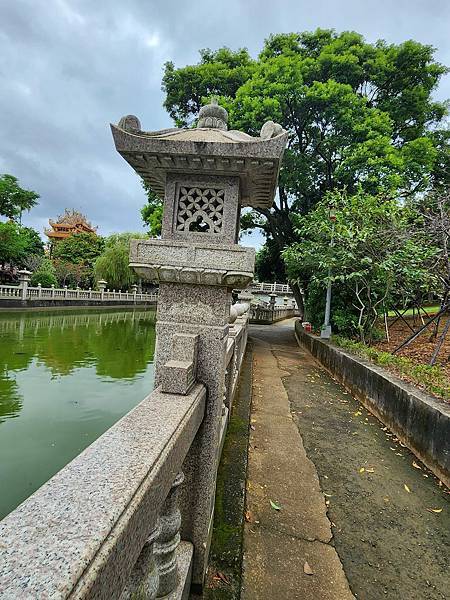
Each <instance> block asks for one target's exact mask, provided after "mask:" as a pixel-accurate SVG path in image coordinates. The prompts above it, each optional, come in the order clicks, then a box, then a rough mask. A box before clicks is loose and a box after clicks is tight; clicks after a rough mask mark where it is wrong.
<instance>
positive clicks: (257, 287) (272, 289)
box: [249, 281, 292, 294]
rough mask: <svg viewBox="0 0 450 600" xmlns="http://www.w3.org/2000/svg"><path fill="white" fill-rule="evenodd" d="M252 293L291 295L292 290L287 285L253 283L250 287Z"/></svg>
mask: <svg viewBox="0 0 450 600" xmlns="http://www.w3.org/2000/svg"><path fill="white" fill-rule="evenodd" d="M249 287H250V291H252V292H266V293H268V294H292V290H291V288H290V287H289V285H288V284H287V283H276V282H275V283H260V282H259V281H254V282H253V283H252V284H251V285H250V286H249Z"/></svg>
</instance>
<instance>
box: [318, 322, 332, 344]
mask: <svg viewBox="0 0 450 600" xmlns="http://www.w3.org/2000/svg"><path fill="white" fill-rule="evenodd" d="M320 337H321V338H322V339H323V340H329V339H330V337H331V325H323V326H322V329H321V330H320Z"/></svg>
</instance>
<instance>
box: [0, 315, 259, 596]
mask: <svg viewBox="0 0 450 600" xmlns="http://www.w3.org/2000/svg"><path fill="white" fill-rule="evenodd" d="M247 330H248V313H246V312H242V311H241V314H240V315H239V316H238V318H237V319H236V321H235V323H234V324H233V325H232V326H231V327H230V330H229V337H228V342H227V348H226V365H227V375H226V381H225V386H224V396H223V410H222V424H223V423H224V424H225V425H224V427H222V429H223V432H222V436H221V439H220V447H219V448H218V449H217V453H218V454H220V449H221V447H222V444H223V438H224V434H225V431H226V424H227V416H228V413H229V410H230V408H231V405H232V401H233V397H234V394H235V391H236V388H237V381H238V375H239V370H240V367H241V364H242V358H243V355H244V352H245V348H246V343H247ZM206 397H207V391H206V387H205V385H204V384H203V383H199V382H197V383H195V384H194V385H193V387H192V389H190V391H189V392H188V393H187V394H186V395H181V394H173V393H167V392H163V391H162V388H161V387H159V388H157V389H155V390H154V391H153V392H152V393H151V394H150V395H149V396H148V397H147V398H145V400H143V401H142V402H141V403H140V404H139V405H138V406H136V407H135V408H134V409H133V410H132V411H131V412H129V413H128V414H127V415H125V416H124V417H123V418H122V419H121V420H120V421H118V422H117V423H116V424H115V425H114V426H113V427H111V429H109V430H108V431H107V432H106V433H104V434H103V435H102V436H101V437H100V438H98V439H97V440H96V441H95V442H94V443H93V444H91V446H89V447H88V448H87V449H86V450H84V451H83V452H82V453H81V454H80V455H79V456H77V457H76V458H75V459H74V460H73V461H72V462H71V463H69V464H68V465H67V466H66V467H64V468H63V469H62V470H61V471H59V472H58V473H57V474H56V475H55V476H54V477H53V478H52V479H50V480H49V481H48V482H47V483H46V484H44V485H43V486H42V487H41V488H40V489H39V490H37V491H36V492H35V493H34V494H33V495H32V496H31V497H30V498H28V499H27V500H25V502H23V503H22V504H21V505H20V506H19V507H18V508H17V509H16V510H15V511H13V512H12V513H10V514H9V515H8V516H7V517H6V518H5V519H4V520H3V521H2V522H1V523H0V538H1V540H2V544H1V545H0V597H2V598H20V599H21V600H35V599H36V598H54V599H63V598H72V599H75V598H77V599H81V598H83V599H87V598H89V599H93V598H96V599H98V600H102V599H105V600H106V599H116V598H117V599H120V600H128V599H129V600H131V599H137V598H146V599H150V600H151V599H153V598H156V597H163V596H166V595H167V594H169V593H171V592H173V593H174V596H173V597H177V598H181V597H183V598H184V597H187V595H188V587H189V585H190V579H189V577H190V575H189V573H190V570H189V569H190V565H191V561H192V555H193V551H194V547H193V543H192V542H193V540H183V541H180V532H181V531H183V515H185V514H186V515H187V514H188V512H189V511H191V510H192V508H191V507H192V502H193V500H192V497H190V495H189V494H190V489H184V490H183V494H182V497H183V504H182V506H181V510H180V506H179V503H178V494H179V491H180V488H181V486H183V479H184V476H183V464H184V463H185V461H186V460H189V459H190V457H189V454H190V451H191V446H192V445H193V442H194V440H198V437H197V436H201V435H202V428H201V424H202V421H203V419H204V415H205V407H206ZM191 460H192V458H191ZM190 483H191V485H192V484H193V485H192V487H193V488H195V487H196V485H195V481H193V482H192V481H191V482H190ZM183 590H184V592H183ZM183 593H184V594H185V595H182V594H183ZM170 597H172V596H170Z"/></svg>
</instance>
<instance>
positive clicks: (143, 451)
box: [0, 104, 450, 600]
mask: <svg viewBox="0 0 450 600" xmlns="http://www.w3.org/2000/svg"><path fill="white" fill-rule="evenodd" d="M226 122H227V114H226V111H225V110H224V109H223V108H220V107H219V106H217V105H214V104H212V105H208V106H205V107H204V108H203V109H202V110H201V112H200V119H199V122H198V127H197V128H196V129H170V130H163V131H158V132H145V131H142V128H141V125H140V123H139V121H138V119H137V118H136V117H134V116H127V117H124V118H123V119H121V121H120V123H119V125H118V126H112V132H113V137H114V141H115V144H116V148H117V150H118V152H119V153H120V154H121V155H122V156H123V158H124V159H125V160H126V161H127V162H128V163H129V164H130V165H131V166H132V167H133V168H134V169H135V170H136V172H137V173H138V174H139V175H140V176H141V177H143V178H144V179H145V180H146V181H147V182H148V183H149V185H150V186H151V187H152V189H153V190H154V191H155V192H156V193H158V194H160V195H161V197H164V216H163V226H162V236H161V239H160V240H154V239H151V240H135V241H133V243H132V247H131V255H130V263H131V265H132V267H133V268H134V269H135V270H136V272H137V273H138V274H139V275H140V276H141V277H142V278H144V279H146V280H148V281H150V282H152V283H154V284H158V285H159V294H158V303H157V314H156V332H157V345H156V361H155V362H156V364H155V372H156V376H155V389H154V391H153V392H152V393H150V394H149V395H148V396H147V397H146V398H145V399H144V400H142V402H141V403H140V404H139V405H138V406H137V407H136V408H135V409H134V410H132V411H131V412H129V413H128V414H127V415H126V416H125V417H123V418H122V419H121V420H120V421H119V422H118V423H116V424H115V425H114V426H113V427H112V428H111V429H109V430H108V431H107V432H106V433H105V434H104V435H102V436H101V437H100V438H98V439H97V440H96V441H95V442H94V443H93V444H92V445H91V446H89V447H88V448H87V449H86V450H85V451H83V452H82V453H81V454H80V455H79V456H78V457H77V458H75V459H74V460H73V461H72V462H71V463H69V464H68V465H67V466H66V467H64V468H63V469H62V470H61V471H60V472H59V473H57V474H56V475H55V476H54V477H53V478H52V479H50V481H48V482H47V483H46V484H45V485H43V486H42V487H41V488H40V489H39V490H37V491H36V492H35V493H34V494H33V495H32V496H31V497H30V498H28V500H26V501H25V502H24V503H22V504H21V505H20V506H19V507H18V508H17V509H16V510H15V511H13V512H12V513H11V514H10V515H8V516H7V517H6V518H5V519H4V520H3V521H2V522H1V523H0V598H2V599H3V598H4V599H5V600H38V599H39V600H41V599H42V600H44V599H47V598H48V599H50V598H51V599H52V600H63V599H64V600H69V599H70V600H81V599H83V600H84V599H89V600H94V599H95V600H107V599H108V600H109V599H120V600H142V599H145V600H151V599H154V598H168V599H170V600H174V599H181V598H183V599H187V598H189V597H191V598H194V597H201V595H202V594H203V596H204V597H206V598H218V597H226V598H231V597H233V598H238V597H242V598H243V599H244V600H275V599H278V598H279V599H280V600H284V599H286V600H290V599H297V598H299V599H307V600H313V599H318V598H320V599H323V600H347V599H348V600H351V599H352V598H354V597H359V598H373V599H375V598H377V599H378V598H384V597H387V598H418V599H419V598H420V599H422V598H427V600H435V599H436V600H439V599H442V598H444V597H446V594H447V592H448V585H447V584H446V582H445V578H446V575H445V573H448V570H446V569H447V567H446V558H445V557H446V554H447V552H448V539H447V538H446V536H447V533H446V532H448V528H446V527H445V524H448V522H449V518H448V513H445V512H443V510H444V508H443V506H444V500H445V499H446V498H445V497H444V484H443V483H442V482H441V484H439V485H438V484H437V482H435V480H434V479H433V475H432V472H434V473H436V474H438V475H439V477H441V478H442V480H443V481H445V482H447V483H448V482H449V480H450V479H449V477H448V475H449V471H450V469H449V456H450V448H449V446H448V440H449V438H450V435H449V433H450V425H449V423H450V409H448V407H445V406H441V405H438V404H437V403H436V401H435V400H427V399H426V398H424V395H423V394H419V393H416V394H414V393H413V392H412V391H411V389H409V388H408V387H407V386H406V385H405V384H404V383H403V382H399V381H396V380H395V378H392V377H391V378H387V377H386V376H385V375H383V374H382V373H381V374H380V373H379V372H377V370H376V369H374V368H373V367H371V366H370V365H367V364H364V363H363V362H361V361H359V362H358V361H357V360H356V359H353V358H351V357H349V356H348V355H346V354H345V353H342V352H340V351H339V349H337V348H334V347H332V346H330V345H329V344H327V343H325V342H323V341H321V340H319V339H318V338H312V337H311V336H309V335H308V334H305V333H304V332H303V331H302V329H301V326H300V323H299V322H298V321H297V322H296V323H295V333H294V320H286V318H287V317H291V316H292V315H293V313H294V310H295V309H294V307H293V306H292V304H291V306H289V305H288V304H287V303H285V302H284V296H283V305H282V306H276V304H275V295H276V293H277V291H276V290H275V294H272V292H271V294H272V295H271V297H270V299H271V302H270V303H269V305H268V306H254V305H250V302H248V300H249V298H248V293H247V292H246V288H247V287H248V285H249V284H250V283H251V281H252V279H253V270H254V250H253V249H251V248H242V247H240V246H239V245H238V244H237V243H236V241H237V239H238V230H237V224H238V223H239V212H240V209H241V207H242V206H253V207H258V206H261V207H270V205H271V203H272V200H273V196H274V193H275V187H276V183H277V177H278V171H279V166H280V161H281V158H282V154H283V150H284V148H285V145H286V142H287V134H286V133H285V132H284V131H283V130H282V129H281V127H280V126H278V125H276V124H275V123H272V122H269V123H266V124H265V125H264V127H263V128H262V130H261V134H260V136H259V137H256V138H254V137H251V136H248V135H246V134H244V133H242V132H238V131H228V130H227V125H226ZM236 289H237V290H243V291H242V292H240V294H239V295H240V297H239V298H238V301H237V302H235V303H234V304H233V303H232V295H233V293H234V292H233V291H234V290H236ZM263 291H264V290H263ZM22 293H24V292H22ZM41 293H42V290H41ZM281 293H282V294H284V295H287V293H288V292H287V291H286V290H284V289H283V290H282V292H281ZM279 319H280V320H281V323H276V321H277V320H279ZM250 320H252V321H253V322H254V324H253V325H249V321H250ZM55 325H57V321H55ZM249 331H250V332H251V347H250V349H249V350H248V351H247V352H246V348H247V340H248V336H249ZM298 342H300V346H299V343H298ZM310 351H311V352H313V353H314V356H315V357H316V358H317V360H318V361H320V362H322V363H323V364H324V365H325V367H326V368H327V369H328V370H329V371H331V372H332V373H333V378H332V377H331V376H330V374H329V373H328V372H327V371H326V370H325V369H324V368H322V367H321V366H320V364H319V362H315V360H314V359H313V357H312V354H311V352H310ZM243 364H244V365H246V369H242V368H241V367H242V365H243ZM337 379H340V380H341V381H342V382H343V383H344V384H345V385H346V386H347V387H348V389H350V390H351V391H352V392H353V393H355V394H356V395H357V396H358V397H359V398H360V400H361V401H363V402H364V403H365V404H366V406H367V407H368V408H369V409H370V410H371V411H372V412H368V411H365V409H362V407H361V405H360V404H359V403H358V400H355V399H354V398H352V397H351V395H350V394H349V393H348V391H346V389H345V388H343V387H342V386H340V384H339V383H338V382H337V381H336V380H337ZM388 392H389V393H388ZM387 395H389V397H387ZM391 398H394V399H395V401H390V400H391ZM250 399H251V406H250ZM363 410H364V412H363ZM372 413H374V414H375V415H376V416H377V417H378V418H379V419H381V420H384V422H385V423H388V425H389V426H390V427H391V428H392V433H391V432H390V431H389V430H388V427H387V426H386V425H384V426H383V423H382V422H380V421H379V420H377V418H375V417H374V416H372ZM417 415H420V419H417ZM230 419H231V421H230ZM230 423H231V426H229V424H230ZM420 424H425V426H424V427H420ZM430 431H431V432H433V435H432V436H430V435H427V434H426V432H430ZM407 446H409V447H410V448H412V449H413V450H414V451H415V452H416V454H417V456H418V457H420V459H421V460H422V461H423V462H421V463H420V464H419V463H418V462H416V461H418V460H419V458H416V459H414V457H413V456H412V455H411V454H408V450H407ZM247 448H248V454H247ZM221 456H223V460H222V462H220V459H221ZM247 459H248V469H247ZM219 463H220V468H219ZM425 465H426V466H425ZM427 467H429V468H430V469H431V471H432V472H431V471H428V470H427ZM239 469H240V470H239ZM218 474H219V477H220V479H219V481H220V482H221V485H220V488H219V489H220V494H217V496H216V484H217V481H218V479H217V478H218ZM244 499H245V502H246V504H245V506H244ZM215 502H216V506H217V507H218V510H217V511H216V513H215V511H214V505H215ZM441 512H442V514H441ZM244 515H245V518H244ZM411 515H412V516H411ZM214 523H215V528H214V526H213V524H214ZM224 531H225V532H228V533H230V536H229V540H228V546H227V545H226V543H225V545H224V543H223V540H222V546H221V545H220V543H218V542H217V535H216V534H217V533H218V532H219V533H220V532H222V533H223V532H224ZM214 532H216V534H215V533H214ZM447 537H448V536H447ZM417 540H420V543H416V542H417ZM211 541H212V543H213V545H214V561H215V562H213V563H211V561H210V546H211ZM242 554H243V555H244V556H243V570H241V565H242ZM208 567H209V569H208ZM442 574H444V575H442ZM447 583H448V582H447ZM374 590H375V592H374ZM194 594H197V595H194ZM447 595H448V594H447Z"/></svg>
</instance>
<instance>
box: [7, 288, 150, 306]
mask: <svg viewBox="0 0 450 600" xmlns="http://www.w3.org/2000/svg"><path fill="white" fill-rule="evenodd" d="M157 298H158V296H157V294H140V293H137V292H122V290H118V291H116V290H112V291H110V290H100V291H99V290H81V289H79V288H77V289H75V290H72V289H69V288H67V287H64V288H55V287H49V288H47V287H41V286H40V285H38V286H37V287H31V286H20V285H19V286H16V285H0V301H1V300H5V299H6V300H10V299H17V300H93V301H98V302H108V301H110V300H124V301H127V302H130V301H131V302H143V301H156V300H157Z"/></svg>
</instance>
